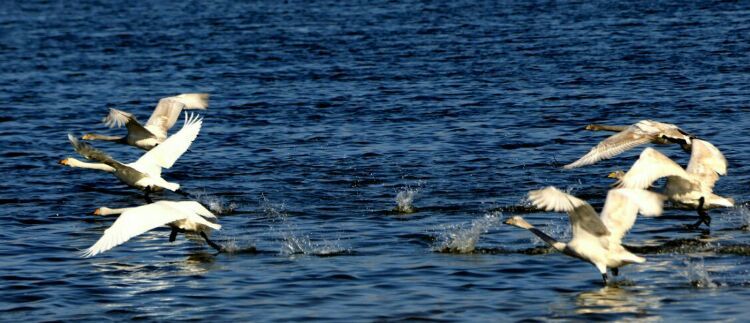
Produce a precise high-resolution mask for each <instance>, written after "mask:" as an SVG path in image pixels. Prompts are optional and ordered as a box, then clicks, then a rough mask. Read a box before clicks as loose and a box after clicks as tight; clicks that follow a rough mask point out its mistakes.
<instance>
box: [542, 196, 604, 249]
mask: <svg viewBox="0 0 750 323" xmlns="http://www.w3.org/2000/svg"><path fill="white" fill-rule="evenodd" d="M529 200H530V201H531V203H532V204H534V206H536V207H538V208H540V209H543V210H545V211H555V212H567V213H568V216H569V217H570V225H571V227H572V228H573V235H574V236H575V233H576V231H577V229H578V228H580V229H583V230H584V231H586V232H588V233H590V234H592V235H594V236H596V237H601V236H605V235H608V234H609V231H608V230H607V227H606V226H604V223H602V220H601V219H600V218H599V215H598V214H596V211H595V210H594V208H593V207H591V205H589V204H588V203H586V201H584V200H581V199H579V198H577V197H575V196H572V195H570V194H567V193H564V192H562V191H560V190H558V189H557V188H555V187H553V186H549V187H547V188H544V189H541V190H536V191H531V192H529Z"/></svg>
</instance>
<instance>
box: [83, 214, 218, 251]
mask: <svg viewBox="0 0 750 323" xmlns="http://www.w3.org/2000/svg"><path fill="white" fill-rule="evenodd" d="M94 214H95V215H113V214H120V216H119V217H118V218H117V220H116V221H115V222H114V223H113V224H112V226H110V227H109V229H107V230H105V231H104V234H103V235H102V237H101V238H99V240H98V241H97V242H96V243H94V245H92V246H91V247H89V248H88V249H86V250H84V251H83V253H82V256H84V257H92V256H95V255H97V254H100V253H103V252H105V251H107V250H110V249H112V248H114V247H116V246H118V245H121V244H123V243H125V242H126V241H128V240H130V239H131V238H133V237H135V236H137V235H140V234H142V233H145V232H147V231H149V230H152V229H155V228H157V227H160V226H164V225H167V226H169V227H171V228H172V230H173V234H172V235H170V241H174V236H175V235H176V232H177V231H182V232H197V233H199V234H201V236H203V237H204V238H205V239H206V241H207V242H208V243H209V245H211V246H212V247H213V246H214V244H213V243H212V242H211V241H210V240H208V238H207V236H206V233H208V232H210V231H211V230H212V229H213V230H219V229H221V225H219V224H217V223H215V222H216V216H215V215H214V214H213V213H211V211H209V210H207V209H206V208H205V207H203V206H202V205H201V204H200V203H198V202H194V201H182V202H174V201H158V202H154V203H151V204H146V205H142V206H138V207H130V208H122V209H110V208H107V207H101V208H98V209H96V211H94Z"/></svg>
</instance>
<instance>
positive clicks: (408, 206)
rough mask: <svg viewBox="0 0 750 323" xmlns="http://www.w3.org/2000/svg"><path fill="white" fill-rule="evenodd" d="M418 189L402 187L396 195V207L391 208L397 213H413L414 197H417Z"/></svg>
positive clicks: (414, 210)
mask: <svg viewBox="0 0 750 323" xmlns="http://www.w3.org/2000/svg"><path fill="white" fill-rule="evenodd" d="M418 193H419V189H411V188H404V189H402V190H401V191H399V192H398V194H397V195H396V208H394V209H393V210H394V211H396V212H399V213H406V214H410V213H414V212H416V209H415V208H414V205H413V203H414V198H415V197H417V194H418Z"/></svg>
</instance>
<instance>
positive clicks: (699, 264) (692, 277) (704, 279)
mask: <svg viewBox="0 0 750 323" xmlns="http://www.w3.org/2000/svg"><path fill="white" fill-rule="evenodd" d="M685 266H686V267H687V268H685V271H683V272H682V275H683V276H684V277H685V278H687V279H688V281H689V282H690V285H692V286H693V287H696V288H717V287H719V285H718V284H717V283H715V282H714V281H713V280H712V279H711V276H710V275H709V273H708V269H706V265H705V263H704V262H703V257H700V258H688V259H686V260H685Z"/></svg>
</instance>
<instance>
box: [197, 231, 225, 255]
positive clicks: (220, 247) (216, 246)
mask: <svg viewBox="0 0 750 323" xmlns="http://www.w3.org/2000/svg"><path fill="white" fill-rule="evenodd" d="M201 237H203V239H204V240H206V243H208V245H209V246H211V248H214V249H216V251H218V252H224V247H223V246H221V245H219V244H217V243H215V242H213V241H211V240H209V239H208V236H207V235H206V233H205V232H203V231H201Z"/></svg>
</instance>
